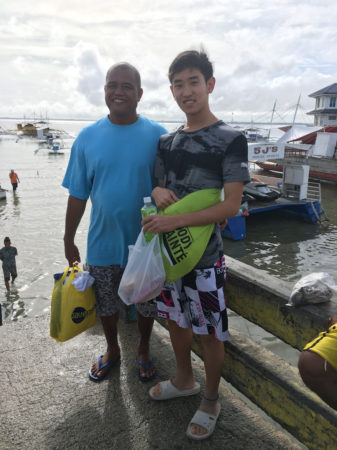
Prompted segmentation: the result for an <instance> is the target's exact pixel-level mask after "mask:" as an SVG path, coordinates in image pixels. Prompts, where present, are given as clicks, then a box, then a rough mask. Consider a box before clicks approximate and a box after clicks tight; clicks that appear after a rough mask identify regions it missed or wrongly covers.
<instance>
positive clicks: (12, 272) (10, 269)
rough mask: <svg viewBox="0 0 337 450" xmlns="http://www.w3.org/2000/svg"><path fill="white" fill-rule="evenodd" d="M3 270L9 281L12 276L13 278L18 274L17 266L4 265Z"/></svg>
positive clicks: (6, 279)
mask: <svg viewBox="0 0 337 450" xmlns="http://www.w3.org/2000/svg"><path fill="white" fill-rule="evenodd" d="M2 270H3V273H4V278H5V281H9V280H10V279H11V276H12V277H13V278H16V277H17V276H18V274H17V272H16V267H15V266H11V267H2Z"/></svg>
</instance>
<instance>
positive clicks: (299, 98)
mask: <svg viewBox="0 0 337 450" xmlns="http://www.w3.org/2000/svg"><path fill="white" fill-rule="evenodd" d="M300 100H301V94H300V96H299V97H298V100H297V104H296V109H295V114H294V118H293V123H292V125H294V123H295V119H296V114H297V110H298V106H299V104H300Z"/></svg>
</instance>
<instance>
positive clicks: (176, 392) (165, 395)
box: [149, 380, 200, 400]
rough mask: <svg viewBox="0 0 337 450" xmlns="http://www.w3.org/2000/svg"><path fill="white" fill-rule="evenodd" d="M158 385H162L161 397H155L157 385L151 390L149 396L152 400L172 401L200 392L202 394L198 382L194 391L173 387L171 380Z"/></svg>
mask: <svg viewBox="0 0 337 450" xmlns="http://www.w3.org/2000/svg"><path fill="white" fill-rule="evenodd" d="M158 384H159V385H160V394H159V396H154V395H153V390H154V388H155V387H156V386H157V385H155V386H153V387H152V388H151V389H150V390H149V395H150V397H151V398H152V400H170V399H171V398H176V397H187V396H189V395H195V394H199V392H200V384H199V383H197V382H195V383H194V386H193V388H192V389H183V390H180V389H177V388H176V387H175V386H174V385H173V383H172V382H171V380H166V381H161V382H160V383H158Z"/></svg>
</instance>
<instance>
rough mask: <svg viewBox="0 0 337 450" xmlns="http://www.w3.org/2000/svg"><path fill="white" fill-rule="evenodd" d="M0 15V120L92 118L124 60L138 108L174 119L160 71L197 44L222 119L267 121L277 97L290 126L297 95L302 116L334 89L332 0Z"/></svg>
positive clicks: (84, 3) (77, 6)
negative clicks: (207, 63)
mask: <svg viewBox="0 0 337 450" xmlns="http://www.w3.org/2000/svg"><path fill="white" fill-rule="evenodd" d="M1 8H2V14H1V17H0V51H1V58H0V83H1V86H2V89H1V94H0V100H1V101H0V115H1V116H20V115H21V116H22V115H24V114H25V115H28V113H29V111H36V112H37V111H39V110H40V109H41V108H47V109H48V115H49V116H50V117H81V118H83V117H88V118H97V117H100V116H102V115H104V114H106V106H105V105H104V95H103V85H104V76H105V73H106V70H107V69H108V68H109V66H110V65H111V64H114V63H115V62H118V61H129V62H130V63H132V64H134V65H135V66H136V67H137V68H138V69H139V70H140V73H141V76H142V80H143V87H144V96H143V98H142V101H141V103H140V105H139V110H140V111H141V112H142V113H144V114H147V115H148V116H150V117H151V118H158V119H165V118H167V119H171V120H173V119H174V118H179V119H180V118H182V117H183V115H182V113H181V112H180V111H179V109H178V107H177V106H176V104H175V102H174V101H173V99H172V95H171V93H170V90H169V84H168V80H167V71H168V66H169V64H170V62H171V61H172V59H173V58H174V57H175V56H176V54H177V53H178V52H180V51H182V50H185V49H189V48H199V47H200V45H203V46H204V47H205V48H206V50H207V51H208V53H209V56H210V59H211V60H212V61H213V62H214V67H215V76H216V79H217V83H216V89H215V91H214V93H213V94H212V96H211V100H210V101H211V105H212V108H213V109H214V111H215V112H216V114H217V115H218V116H219V117H221V118H223V119H225V120H230V119H231V117H232V113H233V114H234V119H235V120H250V119H251V118H252V117H253V118H258V117H263V116H265V117H268V116H270V113H271V110H272V106H273V103H274V101H275V99H277V101H278V106H277V109H278V110H279V111H280V112H281V111H282V114H283V116H284V117H285V120H290V119H291V114H292V113H291V106H293V105H294V104H295V103H296V101H297V99H298V96H299V95H300V94H301V103H303V107H304V108H305V109H306V110H307V111H308V110H310V109H312V108H313V106H314V103H313V100H312V99H310V98H308V95H309V94H310V93H312V92H314V91H316V90H318V89H320V88H322V87H324V86H326V85H328V84H331V83H334V82H337V62H336V54H337V33H336V32H335V28H336V26H335V18H336V17H337V3H336V2H335V1H334V0H327V1H326V2H325V3H324V8H323V7H322V5H321V4H319V3H317V2H315V1H313V0H312V1H311V0H305V1H304V0H303V1H299V0H280V1H279V2H277V3H275V2H272V3H268V2H265V1H262V0H241V1H239V0H231V1H229V0H223V1H221V2H219V1H218V0H209V1H207V2H206V3H205V2H204V1H202V0H181V1H179V0H171V1H168V0H158V1H156V2H153V1H150V0H139V1H138V2H135V1H133V0H124V1H123V2H120V1H119V0H118V1H117V0H110V1H108V0H101V1H99V2H96V3H95V4H93V3H92V2H91V1H90V0H81V1H80V0H72V1H71V2H69V1H67V2H66V1H65V0H55V1H54V2H45V1H42V0H36V1H35V2H34V8H33V9H32V8H27V4H26V2H24V1H23V0H17V1H16V2H11V3H10V2H6V4H4V5H2V7H1ZM288 110H289V112H288V113H287V116H286V115H285V114H286V112H287V111H288ZM280 114H281V113H280ZM304 119H306V120H307V121H310V120H312V117H309V116H307V117H305V116H304Z"/></svg>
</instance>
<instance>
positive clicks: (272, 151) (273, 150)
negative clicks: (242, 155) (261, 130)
mask: <svg viewBox="0 0 337 450" xmlns="http://www.w3.org/2000/svg"><path fill="white" fill-rule="evenodd" d="M282 158H284V144H258V143H249V144H248V160H249V161H265V160H267V159H282Z"/></svg>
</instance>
